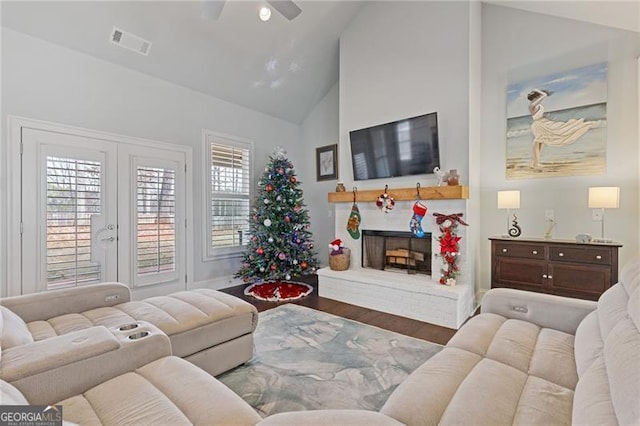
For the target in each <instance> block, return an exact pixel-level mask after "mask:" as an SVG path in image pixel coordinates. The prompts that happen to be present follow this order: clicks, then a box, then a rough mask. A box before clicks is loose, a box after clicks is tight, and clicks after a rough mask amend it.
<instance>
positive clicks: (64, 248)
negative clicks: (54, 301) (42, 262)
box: [46, 156, 101, 290]
mask: <svg viewBox="0 0 640 426" xmlns="http://www.w3.org/2000/svg"><path fill="white" fill-rule="evenodd" d="M100 168H101V164H100V163H99V162H96V161H88V160H77V159H73V158H60V157H52V156H47V191H46V198H47V204H46V206H47V207H46V208H47V227H46V232H47V242H46V259H47V260H46V264H47V290H51V289H55V288H60V287H69V286H78V285H83V284H90V283H95V282H99V281H100V279H101V275H100V264H99V263H96V262H93V261H92V253H91V248H92V244H91V217H92V215H97V214H100V202H101V196H100V186H101V172H100Z"/></svg>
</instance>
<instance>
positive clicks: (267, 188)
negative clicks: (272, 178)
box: [264, 183, 273, 192]
mask: <svg viewBox="0 0 640 426" xmlns="http://www.w3.org/2000/svg"><path fill="white" fill-rule="evenodd" d="M264 189H266V190H267V192H271V191H273V185H271V184H270V183H268V184H267V186H265V188H264Z"/></svg>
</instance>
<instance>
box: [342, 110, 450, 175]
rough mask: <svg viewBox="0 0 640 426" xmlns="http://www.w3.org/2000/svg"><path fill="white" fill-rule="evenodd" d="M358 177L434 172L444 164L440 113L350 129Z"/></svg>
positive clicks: (354, 170) (355, 173) (352, 151)
mask: <svg viewBox="0 0 640 426" xmlns="http://www.w3.org/2000/svg"><path fill="white" fill-rule="evenodd" d="M349 138H350V139H351V162H352V164H353V178H354V179H355V180H367V179H380V178H389V177H398V176H408V175H419V174H426V173H433V169H434V167H436V166H438V167H439V166H440V150H439V146H438V114H437V113H435V112H432V113H430V114H425V115H420V116H418V117H412V118H407V119H404V120H398V121H394V122H391V123H386V124H380V125H377V126H373V127H367V128H365V129H360V130H352V131H350V132H349Z"/></svg>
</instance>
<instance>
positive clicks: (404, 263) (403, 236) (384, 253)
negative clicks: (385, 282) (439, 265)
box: [362, 230, 431, 275]
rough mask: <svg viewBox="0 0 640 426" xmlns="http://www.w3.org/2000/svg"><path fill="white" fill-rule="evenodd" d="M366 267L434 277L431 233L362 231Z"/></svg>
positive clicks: (363, 263) (364, 264) (363, 255)
mask: <svg viewBox="0 0 640 426" xmlns="http://www.w3.org/2000/svg"><path fill="white" fill-rule="evenodd" d="M362 267H363V268H371V269H377V270H380V271H392V272H402V273H406V274H425V275H431V233H427V234H426V235H425V237H424V238H417V237H416V236H415V235H414V234H413V233H411V232H402V231H377V230H363V231H362Z"/></svg>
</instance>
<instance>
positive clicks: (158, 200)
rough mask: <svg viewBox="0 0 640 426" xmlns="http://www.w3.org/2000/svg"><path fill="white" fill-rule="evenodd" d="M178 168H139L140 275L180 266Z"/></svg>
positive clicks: (137, 267) (138, 246)
mask: <svg viewBox="0 0 640 426" xmlns="http://www.w3.org/2000/svg"><path fill="white" fill-rule="evenodd" d="M175 188H176V171H175V170H171V169H164V168H157V167H138V168H137V191H136V193H137V196H136V205H137V208H136V211H137V216H136V226H137V239H136V240H137V241H136V242H137V244H136V245H137V247H136V253H137V255H136V270H137V275H138V276H142V275H148V274H158V273H162V272H171V271H174V270H175V268H176V192H175Z"/></svg>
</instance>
